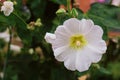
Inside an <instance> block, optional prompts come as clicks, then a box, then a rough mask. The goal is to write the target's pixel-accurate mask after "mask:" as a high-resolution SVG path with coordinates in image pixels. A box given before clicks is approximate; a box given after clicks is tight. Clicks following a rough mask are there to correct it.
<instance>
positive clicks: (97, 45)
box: [88, 40, 107, 54]
mask: <svg viewBox="0 0 120 80" xmlns="http://www.w3.org/2000/svg"><path fill="white" fill-rule="evenodd" d="M88 47H89V48H90V49H91V50H93V51H95V52H96V53H99V54H103V53H105V52H106V50H107V46H106V43H105V41H104V40H99V41H98V42H97V41H96V42H94V43H89V44H88Z"/></svg>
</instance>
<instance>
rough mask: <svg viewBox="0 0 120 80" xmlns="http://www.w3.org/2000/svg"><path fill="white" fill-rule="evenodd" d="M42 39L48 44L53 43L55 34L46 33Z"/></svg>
mask: <svg viewBox="0 0 120 80" xmlns="http://www.w3.org/2000/svg"><path fill="white" fill-rule="evenodd" d="M44 38H45V40H46V41H47V42H48V43H53V42H54V40H55V39H56V36H55V34H51V33H46V34H45V37H44Z"/></svg>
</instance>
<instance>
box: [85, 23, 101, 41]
mask: <svg viewBox="0 0 120 80" xmlns="http://www.w3.org/2000/svg"><path fill="white" fill-rule="evenodd" d="M102 35H103V30H102V28H101V27H100V26H98V25H95V26H94V28H92V29H91V31H89V32H88V33H87V34H86V35H85V38H86V39H87V41H88V42H89V43H94V42H96V41H98V40H101V39H102Z"/></svg>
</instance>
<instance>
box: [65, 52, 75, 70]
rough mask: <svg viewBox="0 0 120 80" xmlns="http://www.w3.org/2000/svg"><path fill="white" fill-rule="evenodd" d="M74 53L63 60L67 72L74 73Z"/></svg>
mask: <svg viewBox="0 0 120 80" xmlns="http://www.w3.org/2000/svg"><path fill="white" fill-rule="evenodd" d="M75 52H76V51H72V52H70V53H69V55H67V57H66V59H65V60H64V65H65V67H66V68H67V69H68V70H72V71H75V70H76V67H75V63H76V57H77V56H76V53H75Z"/></svg>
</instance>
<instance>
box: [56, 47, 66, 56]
mask: <svg viewBox="0 0 120 80" xmlns="http://www.w3.org/2000/svg"><path fill="white" fill-rule="evenodd" d="M67 49H68V46H62V47H59V48H57V49H55V50H54V56H55V57H57V56H59V55H60V54H61V53H62V52H64V51H65V50H67Z"/></svg>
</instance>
